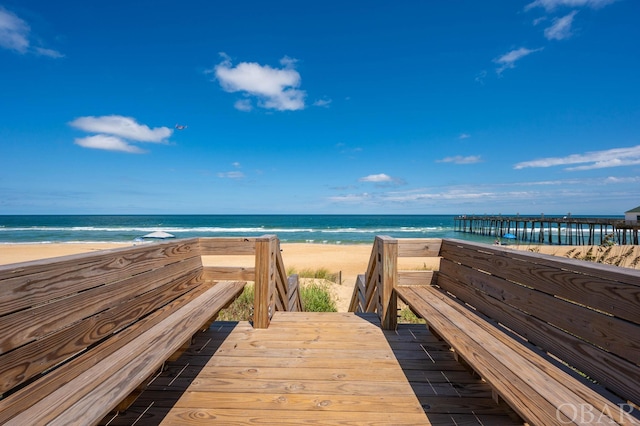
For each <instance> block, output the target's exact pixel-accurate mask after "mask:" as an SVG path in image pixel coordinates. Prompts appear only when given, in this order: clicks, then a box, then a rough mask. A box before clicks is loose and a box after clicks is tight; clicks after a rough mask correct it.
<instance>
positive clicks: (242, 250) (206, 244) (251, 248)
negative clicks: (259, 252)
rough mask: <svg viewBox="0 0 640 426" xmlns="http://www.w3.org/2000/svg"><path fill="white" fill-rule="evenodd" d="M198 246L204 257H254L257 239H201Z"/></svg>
mask: <svg viewBox="0 0 640 426" xmlns="http://www.w3.org/2000/svg"><path fill="white" fill-rule="evenodd" d="M198 246H199V251H200V254H201V255H202V256H220V255H222V256H229V255H253V254H255V251H256V238H245V237H241V238H199V239H198Z"/></svg>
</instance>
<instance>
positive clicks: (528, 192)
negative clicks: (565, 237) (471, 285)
mask: <svg viewBox="0 0 640 426" xmlns="http://www.w3.org/2000/svg"><path fill="white" fill-rule="evenodd" d="M94 3H95V4H94ZM639 16H640V2H637V1H635V0H617V1H616V0H525V1H516V0H503V1H476V0H466V1H465V0H459V1H417V0H416V1H409V0H407V1H395V2H391V1H380V0H368V1H350V2H345V1H334V0H323V1H309V2H302V1H273V2H265V1H246V0H238V1H234V2H217V1H192V0H183V1H181V2H169V1H142V0H141V1H135V2H130V1H126V2H125V1H119V0H116V1H109V2H79V1H68V0H60V1H55V2H53V1H48V0H47V1H44V0H0V94H1V95H0V112H1V113H2V119H0V158H1V159H2V167H1V168H0V214H55V213H62V214H76V213H78V214H85V213H86V214H120V213H122V214H127V213H134V214H136V213H139V214H154V213H158V214H166V213H203V214H206V213H211V214H214V213H220V214H227V213H301V214H304V213H328V214H331V213H335V214H345V213H346V214H349V213H354V214H356V213H373V214H377V213H390V214H394V213H407V214H441V213H444V214H471V213H477V214H482V213H502V214H514V213H521V214H539V213H546V214H566V213H568V212H570V213H572V214H610V215H620V214H623V212H624V211H626V210H629V209H631V208H634V207H636V206H638V205H640V136H639V135H640V83H639V81H640V25H638V22H637V21H638V17H639Z"/></svg>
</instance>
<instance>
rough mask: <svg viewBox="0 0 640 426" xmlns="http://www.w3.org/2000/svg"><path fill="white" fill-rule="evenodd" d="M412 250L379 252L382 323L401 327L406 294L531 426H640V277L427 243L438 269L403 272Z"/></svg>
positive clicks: (390, 244) (496, 250)
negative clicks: (398, 308) (399, 308)
mask: <svg viewBox="0 0 640 426" xmlns="http://www.w3.org/2000/svg"><path fill="white" fill-rule="evenodd" d="M440 243H441V245H440ZM402 244H403V243H402V240H393V239H389V238H381V239H380V240H379V241H377V243H376V246H379V247H382V248H379V249H377V250H378V251H379V252H380V253H383V254H382V255H380V257H379V259H378V260H379V264H378V262H374V266H375V267H377V268H378V270H377V275H376V274H374V276H378V277H380V279H379V282H378V283H377V284H376V285H377V287H378V288H377V294H378V299H379V312H381V313H384V312H386V313H387V317H386V318H385V317H383V324H385V320H386V326H387V327H391V328H392V327H395V322H394V321H393V319H392V318H391V317H393V318H395V315H393V309H389V306H391V307H392V308H394V307H395V303H396V301H395V297H396V296H399V297H400V299H402V301H404V302H405V303H406V304H407V305H409V306H410V308H411V309H412V310H413V311H414V312H415V313H416V314H417V315H418V316H420V317H422V318H424V319H425V320H426V322H427V324H428V327H429V328H430V329H431V330H432V331H433V332H434V333H435V334H436V335H437V336H439V337H441V338H442V339H443V340H445V341H446V342H447V343H448V344H449V345H450V346H451V348H452V350H453V351H454V352H455V354H456V356H457V357H458V358H459V359H460V360H461V361H462V363H463V364H465V365H467V366H468V367H469V368H470V369H472V370H473V371H474V372H475V373H477V374H478V375H479V376H480V377H482V378H483V379H484V380H485V381H486V382H488V383H489V384H490V385H491V386H492V388H493V389H494V396H495V399H496V401H498V402H500V401H504V402H506V403H507V404H508V405H509V406H510V407H511V408H513V410H514V411H515V412H516V413H517V414H518V415H519V416H520V417H521V418H522V419H523V420H524V421H525V422H527V423H529V424H531V425H545V426H546V425H568V424H599V425H616V424H624V425H640V420H639V414H640V408H639V407H638V405H639V404H640V365H639V364H640V271H637V270H632V269H624V268H617V267H613V266H608V265H600V264H592V263H589V262H585V261H579V260H572V259H565V258H558V257H554V256H545V255H540V254H537V253H531V252H523V251H517V250H513V249H509V248H502V247H494V246H490V245H484V244H474V243H469V242H465V241H458V240H442V241H441V242H439V241H436V240H423V241H422V245H423V247H424V252H428V253H429V255H431V256H433V255H437V256H439V257H440V265H439V270H438V271H435V272H434V271H420V273H416V271H411V272H407V273H406V275H405V273H404V272H402V271H398V270H397V257H398V253H400V255H402V253H403V249H399V248H398V247H394V246H395V245H399V246H402ZM410 245H411V246H412V247H413V248H414V249H412V250H410V252H411V253H412V255H415V252H416V250H415V247H419V245H420V242H419V241H416V240H412V241H410ZM438 245H440V247H439V248H436V246H438ZM385 246H386V249H385ZM374 250H376V249H374ZM405 251H406V250H405ZM387 253H392V257H391V258H387V257H386V254H387ZM393 253H395V255H393ZM420 275H422V276H420ZM384 277H387V280H386V281H387V282H386V283H385V282H384V281H385V279H384ZM390 285H391V287H392V289H393V290H392V291H390V290H389V288H388V287H389V286H390ZM385 297H387V298H388V299H387V301H385ZM385 305H386V306H387V308H388V309H387V310H386V311H385V310H384V309H382V307H383V306H385Z"/></svg>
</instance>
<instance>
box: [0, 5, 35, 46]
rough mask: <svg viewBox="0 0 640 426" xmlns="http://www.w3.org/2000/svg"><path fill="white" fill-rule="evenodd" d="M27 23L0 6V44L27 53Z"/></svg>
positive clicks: (28, 30)
mask: <svg viewBox="0 0 640 426" xmlns="http://www.w3.org/2000/svg"><path fill="white" fill-rule="evenodd" d="M30 31H31V29H30V28H29V25H27V23H26V22H25V21H23V20H22V19H20V18H18V17H17V16H16V15H14V14H13V13H11V12H9V11H8V10H6V9H4V8H2V7H0V46H1V47H3V48H5V49H9V50H15V51H16V52H18V53H27V50H28V49H29V32H30Z"/></svg>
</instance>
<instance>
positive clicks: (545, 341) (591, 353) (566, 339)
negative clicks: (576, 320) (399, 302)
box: [438, 275, 640, 401]
mask: <svg viewBox="0 0 640 426" xmlns="http://www.w3.org/2000/svg"><path fill="white" fill-rule="evenodd" d="M438 283H439V285H440V286H442V288H444V289H446V290H447V291H450V292H451V293H453V294H456V295H458V296H459V297H460V299H461V300H465V299H466V300H472V299H473V300H474V305H475V307H476V308H477V309H479V310H480V311H481V312H484V313H485V314H486V315H487V316H489V317H491V318H493V319H495V320H496V321H499V322H500V323H502V324H505V325H507V326H508V327H509V328H510V329H511V330H513V331H515V332H516V333H518V334H520V335H521V336H524V337H525V338H527V339H528V340H529V341H530V342H532V343H534V344H536V345H539V346H541V347H543V348H544V349H545V350H546V351H548V352H550V353H553V354H554V355H556V356H557V357H559V358H560V359H563V360H565V361H567V362H570V364H571V365H572V366H573V367H575V368H577V369H579V370H580V371H584V372H589V376H590V377H592V378H594V379H595V380H598V381H599V382H600V383H602V385H603V386H605V387H607V388H609V389H611V390H612V391H614V392H615V393H617V394H619V395H621V396H623V397H625V398H628V399H630V400H632V401H639V400H640V399H639V398H640V392H639V389H638V386H637V383H638V378H639V377H640V366H638V365H634V364H631V363H630V362H628V361H625V360H624V359H622V358H619V357H614V356H611V355H610V354H607V353H606V352H604V351H602V350H601V349H599V348H596V347H595V346H593V345H592V344H590V343H589V342H586V341H584V340H582V339H579V338H577V337H574V336H571V335H569V334H567V333H565V332H563V331H562V330H559V329H557V328H555V327H550V326H549V325H548V324H547V323H545V322H542V321H540V320H539V319H537V318H535V317H533V316H531V315H528V314H526V313H524V312H522V311H519V310H517V309H515V308H513V307H510V306H508V305H506V304H504V303H502V302H500V301H499V300H497V299H494V298H491V297H481V295H478V294H477V293H476V292H475V291H474V290H473V289H472V288H470V287H469V286H467V285H465V284H462V283H460V282H457V281H454V280H451V279H448V278H447V277H446V276H444V275H439V277H438Z"/></svg>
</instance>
